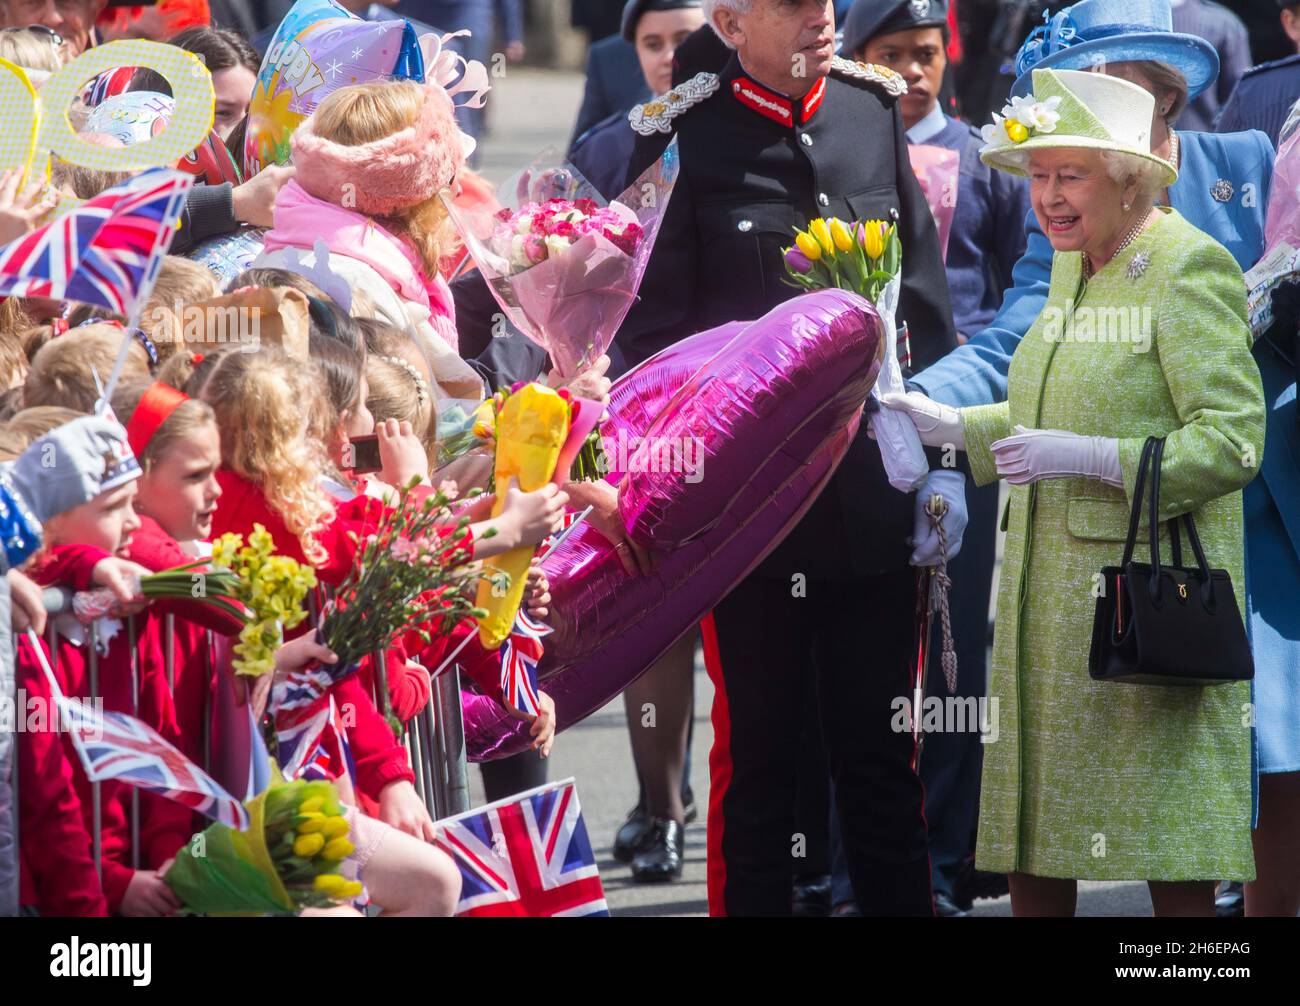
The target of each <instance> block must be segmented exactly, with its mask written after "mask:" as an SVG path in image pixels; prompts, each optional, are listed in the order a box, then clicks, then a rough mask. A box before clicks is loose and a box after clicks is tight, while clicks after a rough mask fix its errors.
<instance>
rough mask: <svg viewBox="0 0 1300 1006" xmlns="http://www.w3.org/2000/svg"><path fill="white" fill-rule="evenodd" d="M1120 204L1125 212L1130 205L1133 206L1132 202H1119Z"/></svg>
mask: <svg viewBox="0 0 1300 1006" xmlns="http://www.w3.org/2000/svg"><path fill="white" fill-rule="evenodd" d="M1120 205H1121V206H1123V207H1124V212H1125V213H1127V212H1128V211H1129V210H1130V209H1131V208H1132V206H1133V204H1132V203H1120Z"/></svg>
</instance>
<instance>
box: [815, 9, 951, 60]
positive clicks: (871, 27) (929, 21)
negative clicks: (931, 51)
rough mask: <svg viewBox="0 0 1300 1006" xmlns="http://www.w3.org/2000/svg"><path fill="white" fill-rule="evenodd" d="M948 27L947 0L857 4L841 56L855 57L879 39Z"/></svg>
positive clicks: (847, 21)
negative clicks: (886, 36)
mask: <svg viewBox="0 0 1300 1006" xmlns="http://www.w3.org/2000/svg"><path fill="white" fill-rule="evenodd" d="M947 23H948V4H947V0H853V6H852V7H850V8H849V16H848V17H846V18H845V19H844V35H843V40H842V41H841V42H840V52H842V53H843V54H844V55H845V56H852V55H853V54H854V53H855V52H857V51H858V50H859V49H861V48H862V47H863V46H864V45H866V44H867V43H868V42H870V41H871V40H872V39H873V38H875V37H876V36H877V35H888V34H890V33H891V32H895V31H908V30H910V29H912V28H938V27H941V26H943V25H946V24H947Z"/></svg>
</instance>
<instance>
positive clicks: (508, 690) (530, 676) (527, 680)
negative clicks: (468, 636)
mask: <svg viewBox="0 0 1300 1006" xmlns="http://www.w3.org/2000/svg"><path fill="white" fill-rule="evenodd" d="M550 634H551V629H550V626H548V625H546V624H545V623H543V622H538V621H534V620H533V619H531V618H529V617H528V615H527V613H526V612H525V611H524V609H523V607H522V606H521V607H520V608H519V610H518V611H517V612H516V613H515V624H514V626H513V627H512V628H511V630H510V635H508V636H507V637H506V640H505V642H504V643H502V644H501V651H500V653H501V697H502V699H503V700H504V701H505V702H507V703H508V704H509V705H511V706H513V707H514V708H516V709H518V710H519V711H520V712H523V713H527V714H528V715H529V716H536V715H537V713H538V710H539V709H540V703H539V702H538V700H537V664H538V663H539V662H540V661H541V659H542V654H543V653H545V652H546V647H545V646H543V645H542V637H543V636H549V635H550Z"/></svg>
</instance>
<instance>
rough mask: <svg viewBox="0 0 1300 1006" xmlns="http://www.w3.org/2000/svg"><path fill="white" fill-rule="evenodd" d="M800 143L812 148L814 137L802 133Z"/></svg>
mask: <svg viewBox="0 0 1300 1006" xmlns="http://www.w3.org/2000/svg"><path fill="white" fill-rule="evenodd" d="M799 142H800V143H802V144H803V145H804V146H805V147H811V146H812V137H811V136H809V135H808V134H807V133H800V134H799Z"/></svg>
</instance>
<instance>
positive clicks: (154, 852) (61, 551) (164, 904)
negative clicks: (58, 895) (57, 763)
mask: <svg viewBox="0 0 1300 1006" xmlns="http://www.w3.org/2000/svg"><path fill="white" fill-rule="evenodd" d="M139 475H140V469H139V465H138V464H137V462H136V460H135V458H134V456H133V455H132V454H131V452H130V449H129V447H127V446H126V444H125V443H123V444H121V445H120V448H119V450H118V451H117V454H116V457H115V458H114V459H113V460H112V463H111V465H110V466H109V467H108V470H107V471H106V473H105V475H104V477H103V479H102V480H101V482H100V486H101V491H100V492H99V494H98V495H97V496H95V497H94V498H93V499H92V500H91V501H90V502H88V503H84V504H82V505H80V506H76V507H73V508H72V509H70V510H67V511H65V512H63V513H59V514H56V515H54V516H52V517H50V518H49V519H48V520H47V521H46V523H45V537H46V543H47V549H46V551H45V553H44V554H43V555H41V556H38V557H37V558H36V559H35V560H34V561H33V569H32V577H33V579H35V580H36V581H37V582H38V583H40V584H42V585H44V586H62V587H67V588H70V589H72V590H85V589H88V588H90V587H91V586H93V585H94V584H95V582H96V580H97V579H98V580H101V581H102V580H104V579H106V578H107V574H106V573H100V574H99V576H98V577H97V576H96V571H97V570H100V569H101V567H105V568H106V569H113V568H114V567H116V569H117V575H121V573H122V572H124V571H125V572H136V571H140V567H135V566H134V565H130V566H126V567H124V566H123V564H122V563H121V562H119V559H120V557H121V556H123V555H124V554H125V552H126V550H127V548H128V547H129V545H130V541H131V536H132V534H133V533H134V532H135V530H136V529H137V528H138V527H139V521H138V519H137V518H136V516H135V512H134V509H133V508H132V501H133V499H134V497H135V493H136V479H138V478H139ZM141 609H142V605H140V604H132V605H129V606H122V607H119V609H118V610H117V611H115V612H114V613H113V615H114V617H107V618H103V619H100V620H98V622H97V623H96V629H97V632H96V642H95V643H92V640H91V638H90V633H89V632H87V631H84V630H83V629H82V627H80V626H79V625H77V624H76V623H75V622H72V621H71V620H67V619H65V620H63V624H62V625H61V626H60V625H59V624H58V623H57V622H56V629H58V630H59V634H60V636H59V643H58V645H57V647H55V649H54V652H53V654H50V653H49V652H48V650H47V653H46V657H47V659H49V660H50V663H51V665H52V668H53V670H54V672H55V677H56V680H57V681H58V684H59V688H60V689H61V690H62V691H63V693H64V694H65V695H69V696H72V697H77V698H87V699H90V698H93V697H98V698H100V699H102V701H103V705H104V708H105V709H107V710H110V711H118V712H126V713H132V714H134V715H137V716H138V717H139V718H140V719H141V720H143V721H144V722H145V723H147V724H148V725H149V726H151V727H153V728H154V729H155V730H157V731H158V732H159V733H160V734H161V735H162V736H163V737H164V738H166V739H167V740H169V741H171V742H172V743H178V742H179V740H180V738H179V735H178V732H177V729H176V721H175V713H174V709H173V707H172V703H171V695H170V692H169V691H168V689H167V683H166V680H165V678H164V676H163V671H162V666H163V665H162V655H161V653H160V652H159V650H158V648H157V637H156V634H155V633H153V632H151V631H149V630H148V629H147V628H145V622H146V617H145V616H143V615H141ZM133 615H135V616H138V617H137V621H136V631H135V633H134V639H132V638H131V630H130V628H129V626H128V625H127V624H126V622H125V620H126V619H128V618H130V617H131V616H133ZM91 645H96V647H97V649H98V651H99V652H98V653H97V654H95V655H94V657H93V658H92V654H91V652H90V646H91ZM41 646H42V648H43V649H46V644H45V643H44V641H42V643H41ZM94 664H97V668H96V669H97V671H98V681H97V682H94V683H93V684H94V685H95V686H96V687H95V688H94V689H92V681H91V677H92V675H91V670H92V666H93V665H94ZM16 667H17V672H18V677H19V680H20V681H21V682H22V684H23V686H24V687H27V688H29V689H30V690H37V689H39V683H38V681H37V678H38V677H39V676H41V675H43V671H42V670H41V668H40V663H39V659H38V658H37V656H36V654H34V653H33V652H32V651H31V648H30V643H29V642H27V641H25V640H24V641H23V642H22V643H21V644H20V646H19V650H18V658H17V663H16ZM133 672H134V673H133ZM133 678H134V679H135V681H136V682H138V691H135V690H134V689H133ZM95 691H97V692H98V695H97V696H95V695H94V692H95ZM63 746H64V752H65V755H66V756H67V759H68V762H69V764H70V766H71V773H72V778H73V781H74V785H75V789H76V791H77V796H78V798H79V800H80V803H81V811H82V816H83V821H84V825H85V829H86V833H87V834H88V835H93V831H94V821H93V817H92V794H93V791H94V787H93V786H92V784H91V783H90V782H89V781H88V780H87V779H86V776H85V773H84V771H83V770H82V768H81V763H80V760H79V759H78V757H77V754H76V751H75V748H74V747H73V746H72V743H71V740H70V739H69V738H66V737H65V738H64V744H63ZM49 785H50V782H48V781H47V782H45V783H44V784H43V788H44V787H48V786H49ZM100 801H101V808H102V811H101V821H100V837H101V840H102V854H101V870H102V883H103V893H104V897H105V898H106V900H107V906H108V909H109V911H112V912H120V913H121V914H124V915H166V914H169V913H171V912H173V911H175V910H176V909H178V908H179V907H180V903H179V902H178V901H177V900H176V897H175V895H174V894H173V893H172V891H171V889H170V888H169V887H168V886H167V885H166V884H165V883H164V882H163V880H162V877H161V874H162V872H164V871H165V869H166V866H167V865H168V862H169V861H170V859H171V857H172V856H173V855H174V854H175V853H176V851H177V850H178V849H179V848H180V847H181V846H182V845H183V844H184V843H185V842H186V841H187V840H188V839H189V837H190V835H191V834H192V828H191V826H190V825H191V821H190V813H189V811H188V810H187V809H186V808H184V807H182V806H180V805H179V804H176V803H173V802H171V801H169V800H165V799H163V798H161V797H157V796H154V795H153V794H149V793H140V794H139V796H138V802H139V812H140V834H139V840H140V849H139V855H140V861H141V862H142V863H144V864H146V868H145V869H140V870H136V869H133V868H132V867H131V866H130V862H131V848H130V845H131V825H130V819H131V804H132V790H131V788H130V787H127V786H123V785H120V784H117V783H113V782H106V783H101V784H100ZM92 841H93V839H92ZM52 854H53V852H52V850H50V849H48V848H44V847H41V846H37V845H34V844H33V843H32V842H30V841H29V842H28V843H26V848H25V849H24V858H25V859H26V860H27V862H28V864H29V867H31V868H32V871H33V873H35V874H38V875H48V874H49V873H50V872H51V871H56V870H57V869H58V865H57V864H56V863H52V862H50V861H49V859H48V857H49V856H50V855H52Z"/></svg>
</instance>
